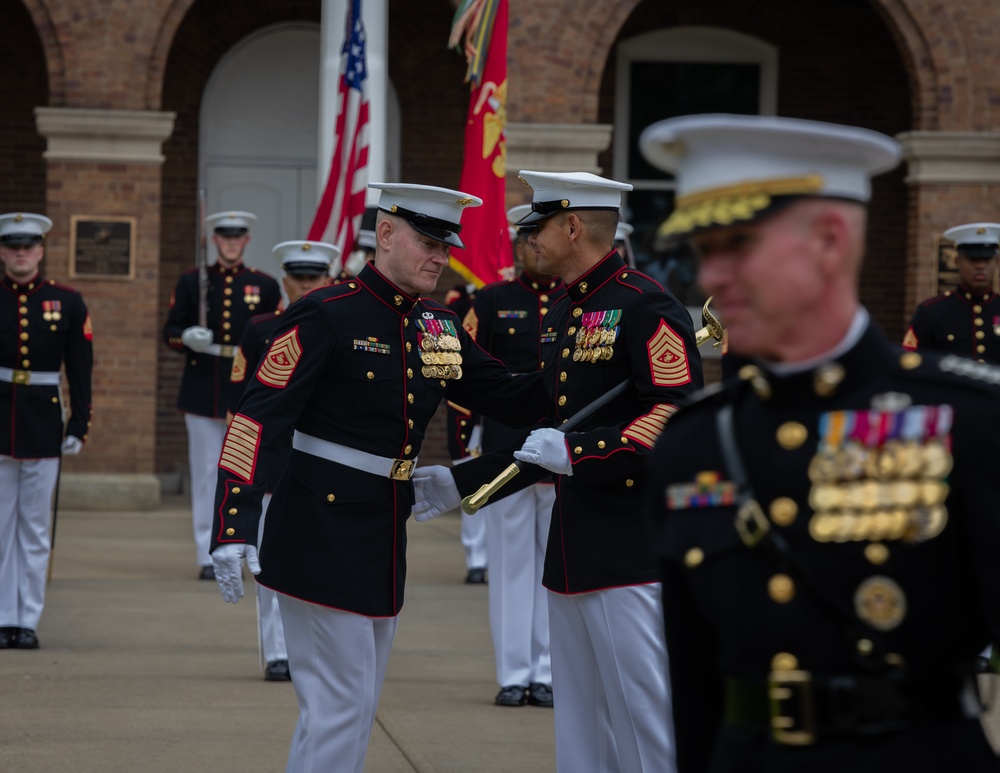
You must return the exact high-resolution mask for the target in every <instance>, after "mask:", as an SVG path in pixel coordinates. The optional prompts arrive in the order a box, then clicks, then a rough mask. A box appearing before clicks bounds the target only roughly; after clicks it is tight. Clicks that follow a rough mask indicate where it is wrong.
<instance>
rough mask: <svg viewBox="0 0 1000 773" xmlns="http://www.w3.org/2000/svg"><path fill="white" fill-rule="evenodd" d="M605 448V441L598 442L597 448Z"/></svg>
mask: <svg viewBox="0 0 1000 773" xmlns="http://www.w3.org/2000/svg"><path fill="white" fill-rule="evenodd" d="M604 446H605V443H604V441H603V440H598V441H597V447H598V448H604Z"/></svg>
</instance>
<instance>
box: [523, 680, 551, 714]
mask: <svg viewBox="0 0 1000 773" xmlns="http://www.w3.org/2000/svg"><path fill="white" fill-rule="evenodd" d="M528 703H530V704H531V705H532V706H541V707H542V708H543V709H551V708H552V686H551V685H548V684H542V683H541V682H532V683H531V684H530V685H528Z"/></svg>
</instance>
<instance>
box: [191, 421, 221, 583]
mask: <svg viewBox="0 0 1000 773" xmlns="http://www.w3.org/2000/svg"><path fill="white" fill-rule="evenodd" d="M184 423H185V424H186V425H187V433H188V465H189V467H190V470H191V518H192V520H193V522H194V549H195V553H196V554H197V556H198V566H209V565H210V564H211V563H212V556H211V555H210V554H209V552H208V549H209V547H211V544H212V509H213V508H214V507H215V485H216V483H217V482H218V478H219V456H220V455H221V454H222V441H223V440H224V439H225V437H226V420H225V419H212V418H209V417H208V416H195V415H194V414H193V413H185V414H184Z"/></svg>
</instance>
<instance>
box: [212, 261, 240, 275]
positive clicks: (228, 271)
mask: <svg viewBox="0 0 1000 773" xmlns="http://www.w3.org/2000/svg"><path fill="white" fill-rule="evenodd" d="M211 268H212V269H214V270H215V271H216V272H218V273H219V274H221V275H222V276H238V275H240V274H242V273H243V272H244V271H247V270H248V269H247V267H246V266H245V265H244V264H243V261H242V260H241V261H240V262H239V263H237V264H236V265H235V266H233V267H232V268H223V267H222V266H220V265H219V264H218V263H213V264H212V265H211Z"/></svg>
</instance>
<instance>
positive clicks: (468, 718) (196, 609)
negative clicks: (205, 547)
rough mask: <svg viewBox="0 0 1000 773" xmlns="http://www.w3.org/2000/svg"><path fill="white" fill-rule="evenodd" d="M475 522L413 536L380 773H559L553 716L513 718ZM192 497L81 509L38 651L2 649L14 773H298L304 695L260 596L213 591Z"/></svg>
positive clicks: (72, 517) (8, 761) (375, 758)
mask: <svg viewBox="0 0 1000 773" xmlns="http://www.w3.org/2000/svg"><path fill="white" fill-rule="evenodd" d="M459 528H460V523H459V518H458V516H457V515H454V516H443V517H441V518H438V519H435V520H433V521H430V522H428V523H423V524H418V523H413V522H411V523H410V528H409V536H410V549H409V565H410V569H409V582H408V585H407V599H406V604H405V606H404V609H403V612H402V615H401V617H400V624H399V629H398V632H397V635H396V642H395V646H394V648H393V653H392V659H391V660H390V663H389V669H388V673H387V675H386V681H385V686H384V688H383V692H382V699H381V702H380V704H379V709H378V717H377V721H376V725H375V729H374V731H373V736H372V742H371V744H370V747H369V752H368V760H367V767H366V770H367V771H375V772H377V773H414V772H419V773H438V772H440V773H445V772H447V771H456V772H457V771H462V772H463V773H466V772H467V771H483V772H484V773H489V772H490V771H508V770H518V771H522V772H523V773H533V772H534V771H552V770H554V769H555V751H554V742H553V731H552V712H551V710H545V709H539V708H535V707H533V706H525V707H523V708H515V709H510V708H499V707H496V706H494V705H493V696H494V694H495V693H496V691H497V689H498V688H497V686H496V684H495V681H494V679H495V673H494V666H493V650H492V645H491V641H490V635H489V620H488V615H487V601H486V588H485V587H484V586H467V585H464V584H462V579H463V578H464V576H465V567H464V561H463V558H462V547H461V543H460V541H459ZM196 575H197V568H196V566H195V563H194V548H193V542H192V537H191V516H190V509H189V508H188V506H187V500H186V499H185V498H181V497H176V496H174V497H167V498H166V499H165V500H164V503H163V506H162V507H161V508H160V510H158V511H153V512H110V513H101V512H84V511H67V512H64V513H62V514H61V515H60V517H59V527H58V534H57V539H56V551H55V563H54V567H53V577H52V583H51V585H50V586H49V591H48V598H47V603H46V610H45V613H44V615H43V617H42V622H41V624H40V626H39V629H38V636H39V638H40V640H41V644H42V648H41V649H40V650H37V651H22V650H4V651H0V771H17V772H18V773H53V772H54V771H69V770H72V771H74V772H75V773H91V772H93V773H98V772H99V773H115V772H117V771H129V772H130V773H131V772H133V771H142V772H143V773H160V772H161V771H162V773H168V772H169V773H176V771H182V770H183V771H188V770H204V771H211V773H237V772H238V773H252V772H254V771H262V772H263V771H267V772H269V773H270V772H272V771H283V770H284V767H285V758H286V755H287V752H288V742H289V740H290V739H291V735H292V730H293V728H294V726H295V720H296V717H297V709H296V704H295V695H294V693H293V690H292V686H291V685H290V684H288V683H273V682H265V681H264V680H263V677H262V675H261V673H260V671H259V667H258V655H257V634H256V617H255V610H254V603H253V597H252V596H249V597H244V598H243V600H242V601H241V602H240V603H239V604H237V605H235V606H234V605H229V604H226V603H224V602H223V601H222V597H221V595H220V594H219V591H218V588H217V587H216V585H215V583H210V582H204V581H199V580H197V579H195V578H196Z"/></svg>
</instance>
